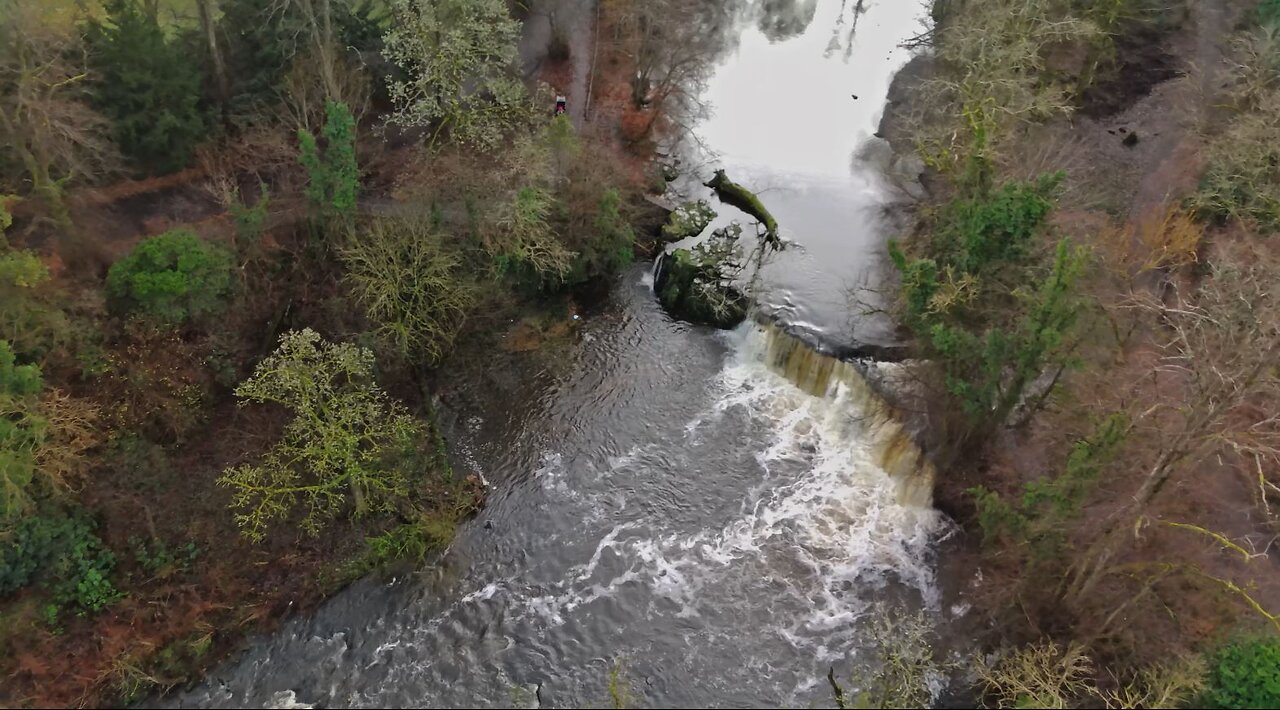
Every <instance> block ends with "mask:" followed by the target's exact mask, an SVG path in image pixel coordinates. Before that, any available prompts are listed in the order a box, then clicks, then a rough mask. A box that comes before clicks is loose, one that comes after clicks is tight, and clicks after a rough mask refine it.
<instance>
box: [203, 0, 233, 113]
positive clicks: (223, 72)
mask: <svg viewBox="0 0 1280 710" xmlns="http://www.w3.org/2000/svg"><path fill="white" fill-rule="evenodd" d="M212 1H213V0H196V6H197V8H198V9H199V10H200V29H201V30H202V31H203V32H204V36H205V41H207V42H208V43H209V59H210V61H212V62H213V80H214V86H215V90H216V91H217V95H218V106H219V107H220V108H221V111H222V122H223V123H224V124H225V123H226V122H227V116H228V114H229V112H230V107H229V104H230V102H231V82H230V81H228V80H227V67H226V65H225V64H223V62H222V50H221V49H220V48H219V47H218V32H217V27H216V26H215V25H214V24H213V11H212V10H211V9H210V7H209V3H211V2H212Z"/></svg>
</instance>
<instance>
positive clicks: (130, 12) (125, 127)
mask: <svg viewBox="0 0 1280 710" xmlns="http://www.w3.org/2000/svg"><path fill="white" fill-rule="evenodd" d="M105 8H106V11H107V14H106V18H105V20H104V21H96V20H95V21H92V22H91V23H90V24H89V28H88V33H87V38H86V39H87V44H88V48H89V58H90V66H91V68H92V69H93V71H94V81H93V98H94V103H95V104H96V105H97V107H98V109H99V110H100V111H102V113H103V114H105V115H106V116H107V117H108V118H109V119H110V120H111V122H112V125H113V134H114V136H115V140H116V144H117V145H118V146H119V147H120V150H121V151H122V152H123V153H124V154H125V155H126V156H128V157H129V158H131V159H132V160H133V161H134V162H135V164H136V165H137V166H138V167H139V168H140V169H141V170H142V171H143V172H146V173H153V174H154V173H165V172H172V171H174V170H180V169H182V168H184V167H186V166H187V164H188V163H189V162H190V161H191V155H192V152H193V151H194V150H195V147H196V145H197V144H198V143H199V141H200V140H201V138H203V137H204V135H205V131H206V123H205V118H204V114H203V112H202V111H201V109H200V96H201V75H200V69H199V65H198V64H196V63H195V62H192V61H191V59H190V57H189V56H188V54H189V52H188V50H187V49H186V48H185V47H183V46H182V45H181V44H180V43H178V42H177V41H174V40H171V39H168V38H166V37H165V33H164V30H163V29H161V27H160V24H159V22H158V20H157V19H156V17H155V15H153V14H150V13H148V12H147V11H146V10H145V9H144V8H143V6H142V4H141V3H140V2H139V0H108V2H107V3H106V5H105Z"/></svg>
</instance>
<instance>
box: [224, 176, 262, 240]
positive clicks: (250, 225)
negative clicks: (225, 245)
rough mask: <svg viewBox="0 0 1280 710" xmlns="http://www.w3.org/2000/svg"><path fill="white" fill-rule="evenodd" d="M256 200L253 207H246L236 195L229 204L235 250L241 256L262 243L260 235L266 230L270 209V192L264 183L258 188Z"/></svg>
mask: <svg viewBox="0 0 1280 710" xmlns="http://www.w3.org/2000/svg"><path fill="white" fill-rule="evenodd" d="M258 191H259V192H258V199H257V200H255V201H254V203H253V205H252V206H250V205H247V204H245V203H244V202H243V200H242V199H241V197H240V195H239V193H238V192H237V194H236V199H235V201H234V202H233V203H232V204H231V208H230V209H231V218H232V219H233V220H234V221H235V225H236V248H237V249H238V250H239V251H240V253H241V254H243V253H245V252H247V251H249V250H251V249H252V248H254V247H256V246H257V245H258V243H259V242H261V241H262V234H263V232H265V231H266V228H267V212H268V210H269V209H270V207H271V191H270V190H269V189H268V188H267V184H266V183H260V184H259V186H258Z"/></svg>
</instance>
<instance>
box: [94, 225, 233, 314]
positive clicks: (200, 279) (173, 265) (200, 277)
mask: <svg viewBox="0 0 1280 710" xmlns="http://www.w3.org/2000/svg"><path fill="white" fill-rule="evenodd" d="M233 268H234V260H233V258H232V255H231V252H230V251H228V250H227V249H226V248H224V247H222V246H220V245H218V244H214V243H212V242H209V241H206V240H204V239H201V238H200V237H199V236H198V235H197V234H196V233H195V232H193V231H191V230H189V229H175V230H173V231H170V232H165V233H164V234H160V235H158V236H154V237H150V238H148V239H145V240H143V241H142V243H140V244H139V245H138V246H137V247H135V248H134V249H133V251H131V252H129V254H128V255H127V256H125V257H124V258H122V259H120V260H119V261H117V262H116V263H114V264H112V265H111V269H110V271H109V272H108V273H107V297H108V299H109V301H110V303H111V306H112V308H113V309H114V310H116V311H117V312H119V313H125V314H136V315H139V316H141V317H143V318H146V319H148V320H152V321H155V322H157V323H161V324H165V325H179V324H182V323H185V322H187V321H190V320H193V319H199V318H201V317H203V316H207V315H210V314H212V313H216V312H217V311H220V310H221V309H222V308H223V307H225V306H226V303H227V299H228V297H229V296H230V294H231V288H232V269H233Z"/></svg>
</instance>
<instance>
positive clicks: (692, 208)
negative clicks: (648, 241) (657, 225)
mask: <svg viewBox="0 0 1280 710" xmlns="http://www.w3.org/2000/svg"><path fill="white" fill-rule="evenodd" d="M715 218H716V211H715V210H713V209H711V205H709V204H707V201H706V200H698V201H696V202H686V203H684V204H682V205H680V206H679V207H677V208H675V210H674V211H673V212H672V213H671V216H669V217H667V223H666V224H664V225H662V240H663V241H664V242H666V243H668V244H670V243H671V242H678V241H680V240H681V239H685V238H687V237H696V236H698V235H699V234H702V230H704V229H706V228H707V225H709V224H711V220H713V219H715Z"/></svg>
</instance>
